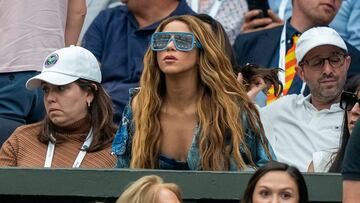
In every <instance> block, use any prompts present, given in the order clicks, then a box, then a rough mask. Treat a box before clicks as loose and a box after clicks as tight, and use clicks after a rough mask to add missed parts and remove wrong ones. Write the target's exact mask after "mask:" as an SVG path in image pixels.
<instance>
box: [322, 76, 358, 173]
mask: <svg viewBox="0 0 360 203" xmlns="http://www.w3.org/2000/svg"><path fill="white" fill-rule="evenodd" d="M359 88H360V74H358V75H355V76H353V77H351V78H350V79H349V80H348V81H347V82H346V84H345V87H344V91H347V92H352V93H356V92H357V91H358V90H359ZM347 113H348V112H347V111H345V113H344V120H343V125H342V135H341V144H340V149H339V150H338V151H337V152H336V155H334V156H335V159H334V162H333V163H332V164H331V166H330V168H329V172H334V173H340V172H341V169H342V162H343V159H344V155H345V148H346V146H347V143H348V141H349V138H350V132H349V128H348V120H347Z"/></svg>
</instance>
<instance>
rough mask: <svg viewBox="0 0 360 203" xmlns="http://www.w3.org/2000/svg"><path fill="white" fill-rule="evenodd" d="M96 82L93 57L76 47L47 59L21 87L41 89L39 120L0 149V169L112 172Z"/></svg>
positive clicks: (106, 114)
mask: <svg viewBox="0 0 360 203" xmlns="http://www.w3.org/2000/svg"><path fill="white" fill-rule="evenodd" d="M100 82H101V72H100V67H99V64H98V62H97V60H96V58H95V56H94V55H93V54H92V53H91V52H90V51H88V50H86V49H84V48H82V47H75V46H70V47H66V48H62V49H59V50H56V51H55V52H53V53H51V54H50V55H49V56H47V58H46V60H45V62H44V66H43V70H42V72H41V74H39V75H37V76H35V77H32V78H31V79H29V80H28V81H27V83H26V87H27V88H29V89H33V88H40V87H41V88H42V90H43V92H44V98H43V99H44V104H45V109H46V116H45V119H44V120H43V121H42V122H38V123H34V124H30V125H24V126H21V127H19V128H17V129H16V130H15V132H14V133H13V134H12V135H11V136H10V137H9V139H8V140H7V141H6V142H5V143H4V144H3V146H2V147H1V150H0V166H18V167H57V168H64V167H73V168H79V167H82V168H112V167H114V165H115V157H114V156H112V155H111V154H110V148H111V142H112V140H113V137H114V133H115V131H116V127H115V125H114V124H113V123H112V108H111V106H112V105H111V100H110V98H109V95H108V94H107V93H106V92H105V91H104V89H103V88H102V87H101V85H100ZM55 146H56V147H55Z"/></svg>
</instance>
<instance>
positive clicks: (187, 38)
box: [150, 32, 202, 51]
mask: <svg viewBox="0 0 360 203" xmlns="http://www.w3.org/2000/svg"><path fill="white" fill-rule="evenodd" d="M171 41H173V42H174V45H175V48H176V50H178V51H191V50H192V49H193V48H194V45H196V47H197V48H199V49H201V48H202V46H201V44H200V42H199V41H197V40H196V39H195V36H194V34H193V33H191V32H155V33H154V34H152V36H151V43H150V46H151V49H152V50H154V51H163V50H165V49H166V47H167V45H168V44H169V43H170V42H171Z"/></svg>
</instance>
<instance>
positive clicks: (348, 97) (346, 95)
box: [340, 91, 360, 111]
mask: <svg viewBox="0 0 360 203" xmlns="http://www.w3.org/2000/svg"><path fill="white" fill-rule="evenodd" d="M356 103H358V104H359V105H360V99H359V98H358V97H357V95H356V94H354V93H351V92H346V91H344V92H342V93H341V99H340V108H342V109H343V110H345V111H351V109H352V108H353V107H354V106H355V104H356Z"/></svg>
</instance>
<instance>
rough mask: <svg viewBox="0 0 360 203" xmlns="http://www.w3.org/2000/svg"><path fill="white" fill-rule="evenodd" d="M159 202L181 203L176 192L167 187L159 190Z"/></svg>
mask: <svg viewBox="0 0 360 203" xmlns="http://www.w3.org/2000/svg"><path fill="white" fill-rule="evenodd" d="M156 202H157V203H180V201H179V199H178V198H177V196H176V195H175V193H174V192H172V191H171V190H169V189H167V188H161V189H160V191H159V195H158V199H157V201H156Z"/></svg>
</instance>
